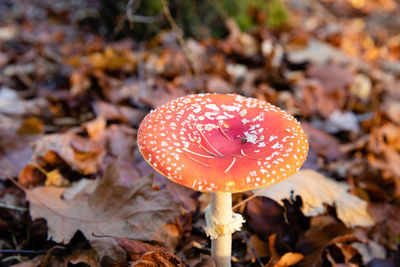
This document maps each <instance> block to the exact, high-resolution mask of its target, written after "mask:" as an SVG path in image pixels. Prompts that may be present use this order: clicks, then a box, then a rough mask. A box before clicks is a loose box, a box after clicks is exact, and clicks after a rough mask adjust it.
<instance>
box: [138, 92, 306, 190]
mask: <svg viewBox="0 0 400 267" xmlns="http://www.w3.org/2000/svg"><path fill="white" fill-rule="evenodd" d="M138 146H139V150H140V152H141V153H142V155H143V157H144V158H145V160H146V161H147V162H148V163H149V164H150V165H151V166H152V167H153V168H154V169H156V170H157V171H158V172H160V173H161V174H163V175H164V176H166V177H167V178H169V179H171V180H172V181H174V182H176V183H179V184H182V185H184V186H187V187H190V188H192V189H195V190H198V191H208V192H215V191H219V192H240V191H246V190H251V189H255V188H259V187H263V186H267V185H270V184H274V183H276V182H278V181H280V180H282V179H284V178H286V177H289V176H290V175H291V174H293V173H294V172H296V171H297V170H298V169H299V168H300V167H301V165H302V164H303V162H304V161H305V159H306V156H307V152H308V141H307V137H306V136H305V134H304V131H303V129H302V128H301V126H300V124H299V123H298V122H297V121H296V120H295V119H294V118H293V117H292V116H291V115H290V114H288V113H286V112H284V111H282V110H281V109H279V108H277V107H276V106H273V105H271V104H269V103H267V102H265V101H262V100H258V99H254V98H246V97H243V96H240V95H225V94H199V95H189V96H185V97H181V98H178V99H175V100H173V101H171V102H169V103H167V104H165V105H163V106H161V107H158V108H156V109H155V110H153V111H152V112H151V113H149V114H148V115H147V116H146V117H145V119H144V120H143V122H142V124H141V125H140V128H139V132H138Z"/></svg>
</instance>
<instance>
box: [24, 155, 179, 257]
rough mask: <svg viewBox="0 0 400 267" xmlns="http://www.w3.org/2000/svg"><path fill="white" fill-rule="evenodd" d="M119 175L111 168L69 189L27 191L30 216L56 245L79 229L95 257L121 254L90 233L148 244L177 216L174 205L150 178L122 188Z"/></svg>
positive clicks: (113, 244)
mask: <svg viewBox="0 0 400 267" xmlns="http://www.w3.org/2000/svg"><path fill="white" fill-rule="evenodd" d="M119 173H120V172H119V169H118V165H117V164H116V163H111V164H109V166H108V167H107V169H106V171H105V173H104V176H103V177H102V178H101V179H98V180H95V181H87V180H81V181H80V182H78V183H77V184H75V185H73V186H72V187H71V188H70V189H65V188H54V187H36V188H34V189H31V190H26V191H25V192H26V195H27V199H28V201H29V202H30V214H31V216H32V218H33V219H36V218H44V219H46V221H47V226H48V235H49V237H50V238H52V239H53V240H54V241H55V242H58V243H68V242H69V241H70V240H71V238H72V237H73V236H74V234H75V232H76V231H78V230H79V231H81V232H82V233H83V234H84V235H85V237H86V238H88V239H89V240H90V243H91V245H92V246H93V248H94V249H95V250H96V252H97V253H98V254H99V256H100V257H103V256H105V255H108V256H112V257H116V255H121V252H120V251H119V250H121V249H120V247H119V245H118V244H117V243H116V242H115V241H112V240H110V239H109V240H107V239H98V238H94V237H92V233H95V234H96V235H113V236H119V237H130V238H133V239H138V240H153V238H154V237H155V234H156V231H157V229H159V227H161V226H162V225H163V224H165V223H168V222H172V221H174V220H175V217H177V216H178V215H179V206H178V205H177V203H176V202H175V201H173V200H172V198H171V196H169V195H168V194H166V193H162V192H157V191H154V190H153V189H152V188H151V179H150V177H143V178H141V179H139V180H137V181H135V182H133V183H132V184H130V185H125V186H122V185H121V184H120V181H119V180H120V175H119ZM82 183H84V184H83V185H82ZM77 188H78V191H75V190H77ZM70 191H74V193H73V197H70V198H68V199H67V200H65V199H64V198H63V195H65V194H66V195H69V194H71V193H70ZM157 241H159V242H163V240H157ZM123 258H124V256H120V257H119V259H120V260H121V259H123Z"/></svg>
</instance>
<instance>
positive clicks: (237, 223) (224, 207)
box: [205, 192, 245, 267]
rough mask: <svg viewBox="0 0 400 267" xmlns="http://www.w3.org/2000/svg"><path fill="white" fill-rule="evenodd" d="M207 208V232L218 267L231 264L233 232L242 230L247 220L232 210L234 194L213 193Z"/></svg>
mask: <svg viewBox="0 0 400 267" xmlns="http://www.w3.org/2000/svg"><path fill="white" fill-rule="evenodd" d="M210 201H211V203H210V205H209V206H207V208H206V209H205V216H206V223H207V228H206V233H207V235H208V236H209V237H210V239H211V257H212V258H213V259H214V261H215V263H216V265H217V266H218V267H229V266H231V255H232V233H234V232H236V231H240V229H241V227H242V224H243V223H244V222H245V221H244V219H243V217H242V215H240V214H238V213H233V212H232V194H231V193H224V192H216V193H211V195H210Z"/></svg>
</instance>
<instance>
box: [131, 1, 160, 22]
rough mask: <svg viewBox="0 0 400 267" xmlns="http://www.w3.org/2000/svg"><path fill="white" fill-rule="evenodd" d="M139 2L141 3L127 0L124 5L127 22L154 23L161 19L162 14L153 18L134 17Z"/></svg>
mask: <svg viewBox="0 0 400 267" xmlns="http://www.w3.org/2000/svg"><path fill="white" fill-rule="evenodd" d="M140 2H141V1H136V0H129V2H128V4H127V5H126V18H127V19H128V21H129V22H131V23H133V22H139V23H155V22H157V21H158V20H159V19H160V18H161V15H162V12H160V13H158V14H157V15H155V16H143V15H136V14H135V12H136V10H137V9H138V8H139V5H140Z"/></svg>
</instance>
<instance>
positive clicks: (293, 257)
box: [274, 252, 304, 267]
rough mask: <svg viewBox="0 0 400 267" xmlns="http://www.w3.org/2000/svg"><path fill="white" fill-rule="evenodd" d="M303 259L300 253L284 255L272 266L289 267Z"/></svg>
mask: <svg viewBox="0 0 400 267" xmlns="http://www.w3.org/2000/svg"><path fill="white" fill-rule="evenodd" d="M303 258H304V256H303V254H300V253H292V252H288V253H285V254H284V255H283V256H282V257H281V258H280V259H279V261H278V262H277V263H276V264H275V265H274V267H289V266H292V265H295V264H297V263H298V262H299V261H301V260H302V259H303Z"/></svg>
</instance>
